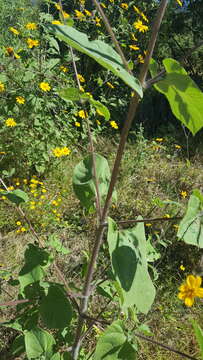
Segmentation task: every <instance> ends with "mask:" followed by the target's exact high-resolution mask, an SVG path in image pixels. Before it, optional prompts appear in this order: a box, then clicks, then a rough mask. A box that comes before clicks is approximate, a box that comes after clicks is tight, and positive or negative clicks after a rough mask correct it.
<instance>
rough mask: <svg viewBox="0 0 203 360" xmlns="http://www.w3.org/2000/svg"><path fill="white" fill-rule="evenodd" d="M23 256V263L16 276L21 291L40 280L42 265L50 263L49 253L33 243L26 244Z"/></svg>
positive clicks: (42, 275)
mask: <svg viewBox="0 0 203 360" xmlns="http://www.w3.org/2000/svg"><path fill="white" fill-rule="evenodd" d="M24 256H25V265H24V266H23V268H22V269H21V271H20V272H19V277H18V280H19V282H20V286H21V291H23V290H24V288H25V287H26V286H27V285H29V284H32V283H34V282H36V281H40V280H41V279H42V278H43V277H44V275H45V273H44V267H45V266H47V265H49V264H50V257H49V254H48V253H47V252H46V251H45V250H43V249H40V248H39V247H38V246H36V245H33V244H28V249H26V251H25V255H24Z"/></svg>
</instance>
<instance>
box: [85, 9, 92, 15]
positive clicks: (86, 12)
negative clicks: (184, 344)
mask: <svg viewBox="0 0 203 360" xmlns="http://www.w3.org/2000/svg"><path fill="white" fill-rule="evenodd" d="M84 12H85V14H86V15H87V16H92V13H91V12H90V11H88V10H86V9H85V10H84Z"/></svg>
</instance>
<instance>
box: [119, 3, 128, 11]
mask: <svg viewBox="0 0 203 360" xmlns="http://www.w3.org/2000/svg"><path fill="white" fill-rule="evenodd" d="M120 6H121V7H122V9H124V10H128V4H126V3H121V5H120Z"/></svg>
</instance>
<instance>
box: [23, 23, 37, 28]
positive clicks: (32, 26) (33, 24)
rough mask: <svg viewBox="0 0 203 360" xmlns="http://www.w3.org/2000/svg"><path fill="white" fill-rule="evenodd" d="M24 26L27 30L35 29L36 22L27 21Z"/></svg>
mask: <svg viewBox="0 0 203 360" xmlns="http://www.w3.org/2000/svg"><path fill="white" fill-rule="evenodd" d="M25 27H26V29H27V30H37V24H35V23H27V24H26V25H25Z"/></svg>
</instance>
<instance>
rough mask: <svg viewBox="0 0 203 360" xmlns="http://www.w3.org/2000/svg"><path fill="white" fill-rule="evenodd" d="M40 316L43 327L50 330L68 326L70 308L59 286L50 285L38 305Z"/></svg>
mask: <svg viewBox="0 0 203 360" xmlns="http://www.w3.org/2000/svg"><path fill="white" fill-rule="evenodd" d="M40 314H41V317H42V320H43V321H44V323H45V325H46V326H47V327H48V328H50V329H54V328H56V329H61V328H65V327H67V326H68V325H69V323H70V321H71V319H72V308H71V305H70V302H69V300H68V298H67V296H66V295H65V294H64V292H63V290H62V289H61V287H60V286H59V285H57V284H52V285H50V287H49V290H48V294H47V296H46V297H44V298H43V300H42V303H41V305H40Z"/></svg>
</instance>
